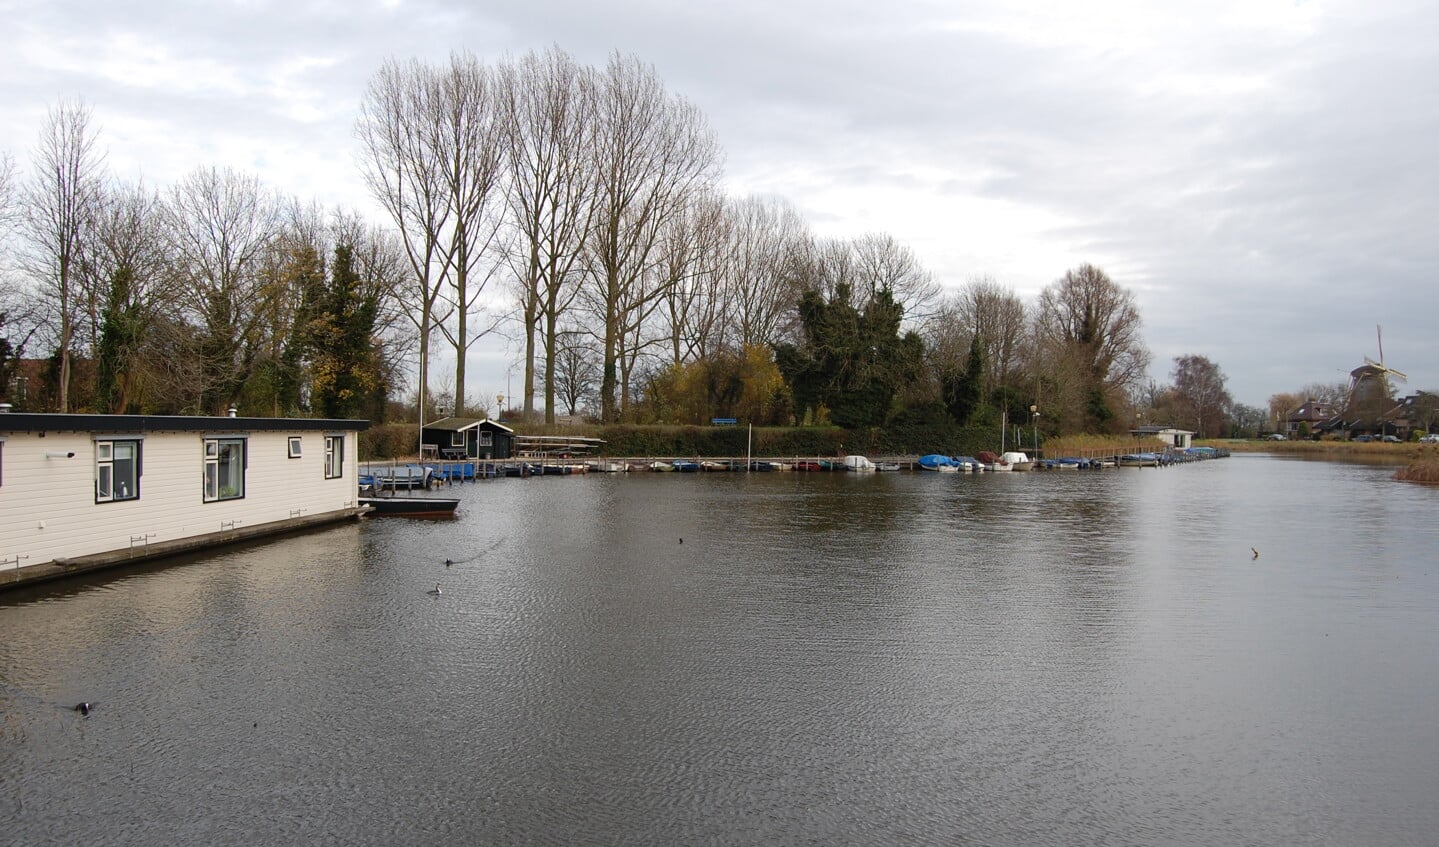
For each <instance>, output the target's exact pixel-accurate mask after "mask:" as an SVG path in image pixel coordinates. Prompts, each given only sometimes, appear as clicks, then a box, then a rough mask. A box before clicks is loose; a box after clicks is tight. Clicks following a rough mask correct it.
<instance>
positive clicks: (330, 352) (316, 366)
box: [308, 244, 384, 418]
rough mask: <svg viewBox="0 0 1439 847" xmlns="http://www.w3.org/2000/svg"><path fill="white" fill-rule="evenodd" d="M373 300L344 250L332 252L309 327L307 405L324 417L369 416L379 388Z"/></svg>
mask: <svg viewBox="0 0 1439 847" xmlns="http://www.w3.org/2000/svg"><path fill="white" fill-rule="evenodd" d="M378 312H379V295H378V293H377V292H375V291H374V290H373V288H372V287H371V286H367V285H365V284H364V282H363V280H361V279H360V276H359V274H358V273H356V271H355V262H354V254H353V252H352V251H351V249H350V247H349V246H348V245H343V244H342V245H339V246H337V247H336V248H335V258H334V262H333V263H332V264H331V267H330V275H329V280H328V283H327V284H326V286H325V288H324V290H323V292H322V294H321V296H320V299H319V301H318V303H317V304H316V309H315V313H314V316H313V317H312V318H311V319H310V323H309V333H308V335H309V338H310V340H311V344H312V345H313V346H312V356H313V358H312V359H311V367H310V374H311V380H312V382H311V387H310V402H311V406H312V408H313V409H314V411H315V412H316V413H317V414H319V415H320V416H321V417H326V418H353V417H358V416H360V415H362V414H365V413H366V412H367V411H373V406H374V398H375V396H376V394H375V392H376V390H377V388H379V387H380V386H382V385H383V384H384V375H383V373H382V371H381V368H380V357H379V355H378V352H377V350H376V347H375V341H374V330H375V319H376V316H377V315H378Z"/></svg>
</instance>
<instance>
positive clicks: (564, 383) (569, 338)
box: [547, 330, 600, 415]
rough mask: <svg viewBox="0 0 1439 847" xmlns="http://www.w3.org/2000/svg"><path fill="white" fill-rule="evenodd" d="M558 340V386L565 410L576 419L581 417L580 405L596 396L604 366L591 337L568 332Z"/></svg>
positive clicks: (560, 335)
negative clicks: (601, 365) (579, 415)
mask: <svg viewBox="0 0 1439 847" xmlns="http://www.w3.org/2000/svg"><path fill="white" fill-rule="evenodd" d="M558 340H559V345H558V347H559V352H558V354H557V355H556V356H555V357H554V361H555V375H554V376H555V378H554V384H555V388H556V389H557V391H558V392H559V397H560V399H561V400H563V401H564V404H565V408H566V409H567V410H568V411H569V414H571V415H574V414H578V412H579V408H580V403H582V402H583V401H585V400H587V399H588V398H589V397H591V396H592V395H593V394H594V392H595V389H596V387H597V382H598V380H599V375H600V366H599V362H598V357H597V356H596V354H595V350H594V348H593V347H592V346H591V345H590V343H589V334H588V333H585V332H583V331H580V330H566V331H564V332H561V333H560V334H559V338H558ZM547 381H548V380H547Z"/></svg>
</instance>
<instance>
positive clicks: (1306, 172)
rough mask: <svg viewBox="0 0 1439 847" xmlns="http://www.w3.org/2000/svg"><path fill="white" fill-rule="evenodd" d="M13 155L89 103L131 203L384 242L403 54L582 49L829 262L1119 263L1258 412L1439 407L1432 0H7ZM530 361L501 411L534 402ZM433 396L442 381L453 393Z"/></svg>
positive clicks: (1158, 339) (1182, 339) (1034, 268)
mask: <svg viewBox="0 0 1439 847" xmlns="http://www.w3.org/2000/svg"><path fill="white" fill-rule="evenodd" d="M0 20H3V21H5V26H4V27H3V28H0V56H4V57H5V58H4V59H3V60H0V92H3V96H0V151H9V152H10V153H11V154H12V155H14V157H15V158H16V160H17V163H18V164H19V165H20V167H21V170H22V176H23V175H24V173H23V171H24V168H25V166H26V164H27V160H28V157H29V153H30V151H31V149H33V147H34V145H35V142H36V134H37V133H38V131H39V128H40V126H41V123H42V121H43V120H44V116H45V113H46V111H47V109H49V108H51V107H52V106H54V105H55V104H57V103H59V102H60V101H62V100H65V99H73V98H77V97H79V98H83V99H84V101H85V102H86V103H87V104H88V105H89V106H91V107H92V108H93V110H94V119H93V120H94V123H95V125H96V126H98V128H99V132H100V146H101V147H102V149H104V150H105V151H106V154H107V162H108V164H109V166H110V167H111V169H112V170H113V171H114V172H115V173H116V174H117V175H118V176H120V177H122V178H125V179H131V180H134V179H140V178H143V179H144V180H145V182H146V183H148V184H155V185H169V184H171V183H173V182H175V181H176V180H178V179H179V178H180V177H182V176H184V175H185V174H187V173H189V172H190V171H192V170H193V169H195V168H197V167H201V166H205V167H208V166H211V165H215V166H219V167H232V168H235V169H237V170H242V171H247V172H251V173H254V174H256V175H258V176H259V177H261V178H262V179H263V180H264V181H265V182H266V183H267V184H269V185H270V186H271V187H273V188H275V189H277V190H279V191H281V192H283V193H285V194H287V195H293V196H296V197H299V198H302V199H306V200H309V199H313V200H318V201H320V202H323V203H326V204H330V205H339V206H345V207H348V208H353V209H356V210H359V211H360V212H362V213H364V214H367V215H372V216H373V217H374V218H375V219H376V220H381V219H382V218H381V215H380V213H379V211H378V207H377V206H376V205H375V203H374V202H373V200H372V199H371V198H370V197H369V196H368V194H367V193H366V189H365V187H364V184H363V182H362V180H361V177H360V172H359V169H358V166H357V164H356V158H355V152H356V142H355V137H354V122H355V117H356V114H357V111H358V108H359V103H360V100H361V98H362V96H363V94H364V90H365V86H366V84H367V83H368V81H369V80H370V78H371V77H372V76H373V75H374V74H375V72H376V71H377V70H378V69H379V67H380V65H381V63H383V62H384V61H385V60H386V59H388V58H392V57H394V58H399V59H402V60H408V59H410V58H419V59H421V60H425V61H431V62H436V63H438V62H442V61H444V60H445V59H446V57H447V56H448V55H449V54H450V52H451V51H454V50H469V51H471V52H473V53H474V54H476V55H477V56H478V57H479V58H480V59H481V60H484V61H496V60H501V59H505V58H515V57H518V56H520V55H523V54H524V53H526V52H529V51H531V50H543V49H546V48H548V47H550V46H558V47H560V48H561V49H563V50H565V51H567V52H568V53H570V54H571V55H573V56H574V57H575V58H576V59H578V60H579V61H581V62H583V63H586V64H590V65H596V66H598V65H602V64H603V63H604V62H605V60H606V58H607V57H608V56H609V54H610V53H611V52H612V51H620V52H621V53H626V54H631V55H634V56H636V57H638V58H639V59H640V60H642V61H644V62H647V63H649V64H651V65H652V66H653V67H654V69H655V71H656V73H657V75H658V76H659V78H660V79H662V80H663V81H664V83H665V85H666V86H667V87H668V89H669V90H670V91H671V92H673V93H675V94H678V95H681V96H684V97H686V98H688V99H689V100H691V101H693V102H694V103H695V104H696V105H697V106H698V107H699V108H700V109H701V110H702V111H703V113H704V114H705V116H706V117H707V119H708V120H709V122H710V125H711V128H712V129H713V130H714V131H715V133H716V134H717V136H718V138H719V141H720V144H721V146H722V147H723V149H724V151H725V169H724V173H725V176H724V187H725V189H726V191H727V192H728V193H729V194H730V195H732V196H743V195H746V194H763V195H773V196H778V197H782V198H784V199H786V200H788V201H789V202H790V203H792V204H793V205H794V206H795V207H796V208H797V209H799V211H800V212H801V213H802V214H803V215H804V216H805V218H806V219H807V220H808V221H809V222H810V224H811V226H812V228H813V229H814V231H815V233H816V234H817V235H820V236H823V237H841V238H848V237H855V236H859V235H863V234H865V233H870V232H884V233H888V234H890V235H893V236H894V237H895V238H896V239H898V240H899V241H901V242H902V243H904V244H906V245H908V246H909V247H911V248H912V249H913V250H914V251H915V253H916V254H917V256H918V257H919V259H920V260H921V262H922V263H923V264H924V265H925V266H926V267H927V268H928V269H929V270H930V271H931V272H932V273H933V274H934V276H935V279H936V280H937V281H939V282H940V283H941V284H943V285H945V286H947V287H959V286H962V285H963V284H964V283H965V282H967V281H968V280H970V279H972V278H975V277H977V276H981V275H988V276H991V277H993V278H994V279H995V280H997V281H998V282H1000V283H1002V284H1004V285H1006V286H1009V287H1010V288H1012V289H1013V290H1014V291H1015V292H1016V293H1017V294H1019V295H1020V296H1021V297H1022V298H1024V299H1025V300H1026V301H1032V300H1033V298H1034V297H1035V296H1036V295H1037V294H1038V293H1039V291H1040V290H1042V289H1043V288H1044V287H1045V286H1046V285H1048V284H1050V283H1051V282H1053V281H1054V280H1056V279H1057V278H1059V277H1060V276H1062V275H1063V274H1064V272H1065V271H1066V270H1068V269H1070V268H1073V267H1076V266H1077V265H1079V264H1081V263H1085V262H1088V263H1091V264H1094V265H1097V266H1099V267H1101V268H1103V269H1104V270H1105V271H1106V272H1107V273H1108V274H1109V275H1110V276H1111V277H1112V278H1113V279H1114V280H1115V282H1117V283H1119V284H1120V285H1122V286H1124V287H1126V288H1128V289H1129V290H1131V291H1132V292H1134V294H1135V297H1136V299H1137V302H1138V306H1139V311H1140V314H1141V316H1142V319H1143V321H1144V329H1143V336H1144V340H1145V342H1146V344H1147V345H1148V347H1149V348H1150V350H1151V351H1152V353H1153V356H1154V365H1153V366H1152V368H1151V376H1152V378H1153V379H1154V380H1155V381H1156V382H1158V383H1160V384H1163V383H1165V382H1168V381H1169V380H1170V375H1171V372H1172V368H1173V360H1174V358H1175V357H1176V356H1183V355H1201V356H1206V357H1208V358H1209V359H1210V360H1212V361H1213V362H1215V363H1216V364H1218V365H1219V366H1220V368H1221V369H1222V370H1223V372H1224V373H1225V375H1226V376H1227V377H1228V387H1229V389H1230V393H1231V394H1232V395H1233V396H1234V399H1235V400H1237V401H1238V402H1241V403H1246V404H1248V405H1252V406H1260V407H1265V406H1267V403H1268V398H1269V396H1270V395H1272V394H1275V393H1278V392H1289V391H1297V390H1299V388H1300V387H1301V386H1304V385H1306V384H1310V383H1325V384H1330V383H1335V382H1341V381H1346V380H1347V379H1348V373H1349V371H1350V370H1351V369H1353V368H1355V367H1357V366H1359V365H1361V364H1362V363H1363V360H1364V357H1365V356H1369V357H1371V358H1378V356H1379V348H1378V338H1377V332H1376V328H1377V327H1379V326H1382V327H1383V344H1384V358H1385V363H1386V364H1387V365H1389V366H1390V367H1392V368H1395V369H1397V370H1399V371H1403V372H1404V373H1406V374H1407V375H1408V380H1407V383H1405V384H1403V385H1401V386H1400V388H1401V389H1416V388H1417V389H1424V390H1430V391H1434V390H1439V331H1436V324H1439V285H1436V284H1435V275H1436V272H1439V155H1436V151H1439V84H1436V81H1439V49H1436V48H1435V47H1434V41H1435V37H1436V36H1439V4H1434V3H1430V2H1405V1H1404V0H1394V1H1393V2H1390V0H1354V1H1353V2H1320V0H1299V1H1298V2H1296V1H1295V0H1287V2H1286V1H1281V0H1236V1H1235V2H1230V0H1215V2H1206V3H1192V2H1191V3H1180V2H1138V0H1112V1H1111V0H1090V2H1085V3H1073V2H1067V0H1060V1H1059V2H950V0H924V1H923V2H921V1H920V0H891V2H886V3H875V2H870V1H869V0H866V2H851V0H823V2H821V0H766V2H751V0H730V2H725V3H687V2H674V0H663V1H662V0H610V2H591V0H525V1H524V2H510V1H509V0H504V2H484V0H479V2H474V1H471V2H463V1H462V2H450V1H449V0H420V2H410V0H344V2H341V0H286V2H270V0H248V1H247V2H206V3H158V2H139V1H138V0H99V1H98V2H82V0H0ZM514 359H515V356H514V353H513V352H512V347H511V346H510V345H508V344H507V343H506V342H505V340H504V339H502V338H498V337H497V338H495V339H493V340H491V341H489V342H487V343H485V344H483V345H482V349H480V350H478V351H477V352H476V353H475V354H473V355H472V356H471V358H470V360H469V367H470V369H471V371H472V373H473V374H474V376H473V377H472V379H471V382H470V393H471V394H472V395H474V396H482V397H483V396H492V395H494V394H500V393H509V392H511V391H516V390H519V389H518V382H519V377H518V373H519V370H518V367H517V365H515V363H514ZM432 374H434V375H435V376H438V373H437V372H434V371H432Z"/></svg>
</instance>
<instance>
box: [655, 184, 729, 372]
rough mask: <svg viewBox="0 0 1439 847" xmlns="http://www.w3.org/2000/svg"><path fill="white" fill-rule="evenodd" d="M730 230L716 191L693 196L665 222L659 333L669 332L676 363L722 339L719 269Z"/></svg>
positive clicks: (704, 351)
mask: <svg viewBox="0 0 1439 847" xmlns="http://www.w3.org/2000/svg"><path fill="white" fill-rule="evenodd" d="M728 232H729V229H728V227H727V225H726V219H725V206H724V201H723V199H722V198H721V197H720V196H719V195H718V193H715V192H711V191H704V192H700V193H698V194H696V195H694V196H692V197H690V198H688V202H687V203H686V204H685V207H684V209H683V210H682V211H681V212H680V214H679V215H677V216H676V217H675V219H674V220H673V221H672V222H671V224H670V225H669V226H668V227H666V228H665V232H664V235H663V238H662V243H661V246H660V270H659V273H660V274H661V275H663V276H664V277H665V278H667V279H668V290H667V291H666V293H665V294H664V295H663V300H664V305H663V308H661V309H660V310H659V311H658V312H657V313H656V315H657V320H658V323H659V324H660V330H658V331H657V332H656V335H663V337H664V338H665V340H666V344H667V345H668V347H669V350H668V354H667V358H668V359H669V361H670V362H671V363H672V364H676V365H678V364H681V363H682V362H685V361H689V360H690V359H691V358H693V357H696V356H699V357H703V356H705V355H707V353H708V352H709V351H710V350H711V349H712V347H713V345H715V344H718V343H719V341H720V333H721V332H722V331H723V328H724V326H725V323H726V321H725V319H724V317H725V316H723V315H722V310H723V309H724V307H725V305H726V304H725V302H724V300H723V298H722V295H721V289H720V281H721V275H720V269H721V266H722V262H723V251H724V247H725V245H726V236H727V234H728Z"/></svg>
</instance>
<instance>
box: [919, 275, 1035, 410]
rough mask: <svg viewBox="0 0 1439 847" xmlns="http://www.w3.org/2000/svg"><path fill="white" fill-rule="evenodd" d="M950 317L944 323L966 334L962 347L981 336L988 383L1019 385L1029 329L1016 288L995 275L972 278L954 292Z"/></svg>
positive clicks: (948, 308)
mask: <svg viewBox="0 0 1439 847" xmlns="http://www.w3.org/2000/svg"><path fill="white" fill-rule="evenodd" d="M946 311H947V315H948V316H947V318H946V319H945V320H943V321H941V322H940V323H942V324H944V325H948V326H952V327H953V328H955V329H957V330H958V331H959V332H960V334H961V335H962V348H963V349H968V346H969V338H970V337H972V336H978V337H979V340H980V346H981V348H982V349H983V351H984V366H985V373H984V383H985V384H986V385H989V386H991V387H999V386H1010V387H1017V386H1018V383H1019V381H1020V379H1021V371H1022V367H1021V363H1022V362H1023V358H1024V357H1023V355H1022V353H1021V348H1022V345H1023V342H1024V339H1025V336H1026V334H1027V332H1028V328H1029V324H1028V319H1029V315H1028V311H1027V310H1026V309H1025V307H1024V301H1022V300H1020V299H1019V296H1018V295H1016V294H1015V293H1014V291H1013V290H1012V289H1009V288H1005V287H1004V286H1002V285H1000V284H999V282H997V281H996V280H995V279H994V277H992V276H976V277H972V278H971V279H970V280H969V282H967V283H965V285H964V287H963V288H961V289H959V290H958V291H957V292H955V293H954V294H953V296H952V297H951V299H950V301H949V303H948V304H947V310H946Z"/></svg>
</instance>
